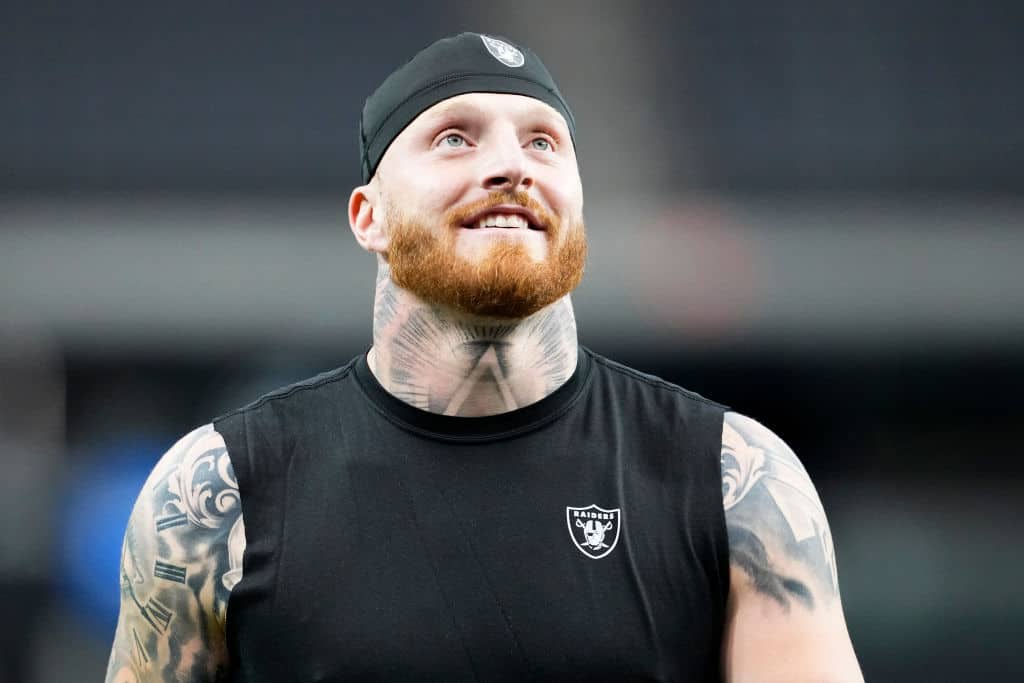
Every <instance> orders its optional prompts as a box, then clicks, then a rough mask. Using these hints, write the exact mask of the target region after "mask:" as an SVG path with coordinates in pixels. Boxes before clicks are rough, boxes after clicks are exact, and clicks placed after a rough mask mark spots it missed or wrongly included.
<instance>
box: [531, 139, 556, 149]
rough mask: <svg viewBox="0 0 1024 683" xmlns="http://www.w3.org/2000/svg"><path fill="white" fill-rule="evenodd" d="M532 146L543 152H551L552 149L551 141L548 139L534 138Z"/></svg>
mask: <svg viewBox="0 0 1024 683" xmlns="http://www.w3.org/2000/svg"><path fill="white" fill-rule="evenodd" d="M530 146H531V147H533V148H534V149H536V150H540V151H541V152H550V151H551V149H552V147H551V141H550V140H548V139H547V138H534V139H532V140H530Z"/></svg>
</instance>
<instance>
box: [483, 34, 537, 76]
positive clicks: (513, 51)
mask: <svg viewBox="0 0 1024 683" xmlns="http://www.w3.org/2000/svg"><path fill="white" fill-rule="evenodd" d="M480 40H482V41H484V47H486V48H487V51H488V52H490V53H491V56H492V57H494V58H495V59H497V60H498V61H499V62H501V63H502V64H504V65H505V66H510V67H512V68H513V69H514V68H516V67H519V66H522V65H523V64H524V63H525V62H526V59H524V58H523V53H522V52H520V51H519V50H518V49H517V48H515V47H513V46H512V45H509V44H508V43H506V42H505V41H504V40H498V39H497V38H491V37H490V36H485V35H483V34H481V35H480Z"/></svg>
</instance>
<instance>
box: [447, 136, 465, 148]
mask: <svg viewBox="0 0 1024 683" xmlns="http://www.w3.org/2000/svg"><path fill="white" fill-rule="evenodd" d="M444 144H446V145H448V146H449V147H462V146H463V145H465V144H466V138H464V137H462V136H461V135H459V134H458V133H449V134H448V135H445V136H444Z"/></svg>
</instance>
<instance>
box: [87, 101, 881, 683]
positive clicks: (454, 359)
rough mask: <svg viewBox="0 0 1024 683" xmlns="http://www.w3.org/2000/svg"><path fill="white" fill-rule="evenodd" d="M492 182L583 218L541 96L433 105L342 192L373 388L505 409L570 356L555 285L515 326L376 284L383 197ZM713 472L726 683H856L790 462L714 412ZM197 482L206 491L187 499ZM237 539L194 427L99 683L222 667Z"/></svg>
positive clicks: (167, 476)
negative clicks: (368, 272)
mask: <svg viewBox="0 0 1024 683" xmlns="http://www.w3.org/2000/svg"><path fill="white" fill-rule="evenodd" d="M537 140H544V141H546V142H541V143H538V142H536V141H537ZM495 190H513V191H524V192H528V193H529V194H530V196H531V197H532V198H533V199H535V200H536V201H538V202H539V203H540V204H541V205H542V206H543V207H544V209H545V210H546V211H548V212H550V213H551V214H552V215H555V216H558V218H559V220H560V221H562V222H563V224H570V223H571V222H572V221H574V220H577V221H578V220H581V219H582V210H583V192H582V187H581V183H580V177H579V171H578V167H577V163H576V155H575V150H574V149H573V147H572V142H571V139H570V137H569V132H568V130H567V128H566V126H565V123H564V121H563V120H562V119H561V117H560V116H559V115H558V114H557V113H556V112H555V111H554V110H553V109H551V108H549V107H547V105H544V104H543V103H540V102H538V101H536V100H533V99H531V98H527V97H522V96H518V95H505V94H490V93H471V94H467V95H460V96H458V97H455V98H451V99H450V100H446V101H445V102H442V103H440V104H438V105H435V107H433V108H431V109H429V110H427V112H425V113H424V114H422V115H421V116H420V117H418V118H417V119H416V120H415V121H413V123H411V124H410V125H409V126H408V127H407V128H406V130H405V131H403V132H402V134H401V135H399V136H398V137H397V138H396V139H395V141H394V142H393V143H392V145H391V147H390V148H389V149H388V151H387V153H386V154H385V155H384V157H383V159H382V161H381V164H380V166H379V167H378V171H377V173H376V175H375V176H374V178H373V180H371V181H370V182H369V183H367V184H366V185H362V186H360V187H357V188H355V189H354V190H353V192H352V194H351V197H350V200H349V212H348V213H349V224H350V227H351V229H352V232H353V234H354V235H355V238H356V241H357V242H358V243H359V245H360V246H362V247H363V248H364V249H366V250H367V251H368V252H370V253H372V254H375V255H377V257H378V276H377V284H376V296H375V301H374V314H373V341H374V343H373V347H372V349H371V350H370V352H369V356H368V361H369V364H370V368H371V370H372V371H373V373H374V375H375V376H376V377H377V379H378V380H379V381H380V383H381V384H382V385H383V386H384V387H385V388H386V389H387V390H388V391H389V392H391V393H392V394H393V395H395V396H396V397H398V398H399V399H402V400H404V401H406V402H407V403H410V404H412V405H414V406H417V407H419V408H422V409H424V410H428V411H431V412H435V413H443V414H448V415H461V416H480V415H493V414H498V413H502V412H507V411H509V410H514V409H516V408H518V407H522V406H525V405H528V404H530V403H533V402H535V401H537V400H540V399H542V398H544V397H545V396H547V395H548V394H550V393H551V392H553V391H554V390H555V389H557V388H558V387H559V386H561V385H562V384H563V383H564V382H565V381H566V380H567V379H568V378H569V377H570V375H571V374H572V372H573V370H574V368H575V366H576V349H577V339H576V325H575V317H574V314H573V309H572V304H571V302H570V299H569V296H568V295H567V296H565V297H563V298H561V299H559V300H557V301H555V302H554V303H552V304H550V305H549V306H547V307H545V308H543V309H542V310H540V311H539V312H537V313H535V314H533V315H531V316H528V317H526V318H523V319H517V320H508V319H489V318H480V317H473V316H469V315H465V314H461V313H457V312H454V311H452V310H450V309H447V308H443V307H440V306H437V305H433V304H431V303H428V302H425V301H423V300H420V299H419V298H417V297H416V296H414V295H413V294H411V293H410V292H408V291H405V290H403V289H402V288H400V287H398V286H397V285H395V283H394V282H393V281H392V278H391V272H390V269H389V266H388V263H387V250H388V223H387V211H386V208H387V206H388V205H389V202H390V203H391V205H397V206H401V207H403V209H404V210H407V211H409V212H410V213H414V214H416V215H417V216H422V217H428V218H429V217H435V218H436V217H440V216H442V215H443V214H444V213H445V212H447V211H450V210H451V209H453V208H455V207H459V206H462V205H466V204H469V203H472V202H476V201H480V200H481V199H485V198H486V197H487V196H488V194H489V193H491V192H493V191H495ZM435 223H436V224H435V225H434V227H433V229H436V230H445V229H448V230H459V233H458V235H457V237H456V240H455V249H456V251H457V253H458V254H459V255H460V256H461V257H462V258H464V259H468V260H473V259H478V258H482V257H483V255H484V254H485V253H486V252H487V250H488V248H489V246H490V245H491V244H492V240H494V239H521V240H523V241H524V243H525V244H526V245H527V250H528V253H529V255H530V257H531V258H534V259H543V258H545V257H546V256H547V253H548V250H549V249H550V245H549V244H547V243H546V241H545V238H544V236H543V234H541V233H537V232H531V231H522V234H518V231H516V233H517V234H511V231H508V230H506V231H501V232H500V234H499V231H476V232H473V231H469V230H463V229H460V228H454V227H451V226H447V227H442V226H441V225H440V222H439V221H435ZM722 474H723V502H724V507H725V518H726V524H727V529H728V536H729V545H730V596H729V603H728V605H727V623H726V629H725V635H724V642H723V668H724V671H725V680H726V681H729V682H732V683H747V682H757V683H771V682H773V681H779V682H783V681H785V682H786V683H800V682H801V681H806V682H808V683H810V682H812V681H813V682H814V683H822V682H824V683H830V682H836V683H839V682H847V681H863V677H862V675H861V673H860V669H859V666H858V664H857V660H856V657H855V655H854V652H853V647H852V645H851V643H850V638H849V635H848V633H847V629H846V624H845V621H844V618H843V613H842V607H841V603H840V598H839V588H838V581H837V577H836V573H835V557H834V554H833V549H832V541H831V535H830V532H829V528H828V522H827V520H826V519H825V514H824V511H823V509H822V507H821V503H820V501H819V499H818V496H817V493H816V491H815V489H814V486H813V484H812V483H811V481H810V478H809V477H808V476H807V473H806V471H805V470H804V468H803V466H802V465H801V464H800V461H799V460H798V459H797V457H796V456H795V454H793V452H792V450H791V449H790V448H789V447H788V446H787V445H786V444H785V443H784V442H783V441H782V440H781V439H780V438H779V437H778V436H776V435H775V434H774V433H772V432H771V431H770V430H768V429H767V428H766V427H764V426H762V425H760V424H759V423H757V422H755V421H754V420H751V419H750V418H748V417H745V416H742V415H739V414H737V413H727V414H726V417H725V422H724V425H723V434H722ZM204 491H209V492H210V493H211V494H213V495H212V496H210V497H209V498H203V497H202V496H201V495H197V494H201V493H202V492H204ZM183 492H195V493H190V494H188V495H186V494H185V493H183ZM197 501H199V502H197ZM213 501H220V502H221V503H222V505H221V506H220V507H217V506H216V505H215V504H214V502H213ZM244 543H245V539H244V526H243V522H242V517H241V512H240V509H239V506H238V504H237V484H236V482H235V481H234V476H233V472H232V471H231V467H230V462H229V461H228V459H227V457H226V453H225V450H224V444H223V441H222V440H221V439H220V437H219V436H218V435H217V434H216V432H214V431H213V428H212V426H210V425H206V426H204V427H201V428H200V429H198V430H196V431H195V432H193V433H192V434H190V435H188V436H186V437H185V438H184V439H182V440H181V441H180V442H179V443H178V444H175V446H174V447H173V448H171V450H170V451H168V453H167V454H166V455H165V456H164V457H163V458H162V459H161V461H160V463H159V464H158V465H157V468H156V469H155V470H154V473H153V475H152V476H151V477H150V479H149V481H148V482H147V483H146V485H145V487H144V489H143V491H142V493H141V494H140V496H139V500H138V502H137V504H136V506H135V510H134V512H133V514H132V518H131V521H130V522H129V526H128V531H127V533H126V537H125V551H124V560H123V562H122V565H123V567H122V608H121V615H120V619H119V622H118V627H117V633H116V636H115V641H114V647H113V650H112V653H111V659H110V666H109V670H108V674H107V679H106V680H107V681H108V683H110V682H117V683H147V682H151V681H168V682H170V681H174V682H175V683H196V682H199V681H218V680H222V679H223V678H224V677H225V674H226V672H227V670H228V667H229V665H230V663H229V662H228V659H227V652H226V648H225V644H224V628H225V618H226V606H227V598H228V595H229V593H230V589H231V587H233V586H234V585H235V583H237V581H238V579H239V578H240V576H241V556H242V551H243V550H244ZM183 576H184V578H182V577H183Z"/></svg>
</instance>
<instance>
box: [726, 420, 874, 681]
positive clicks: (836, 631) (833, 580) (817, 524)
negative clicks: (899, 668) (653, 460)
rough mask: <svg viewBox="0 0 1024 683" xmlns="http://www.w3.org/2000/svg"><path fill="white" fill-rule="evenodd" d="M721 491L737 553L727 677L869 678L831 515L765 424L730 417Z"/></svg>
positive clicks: (732, 579)
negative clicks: (848, 615) (857, 649)
mask: <svg viewBox="0 0 1024 683" xmlns="http://www.w3.org/2000/svg"><path fill="white" fill-rule="evenodd" d="M722 487H723V488H722V491H723V503H724V506H725V520H726V527H727V529H728V533H729V558H730V562H729V565H730V567H729V570H730V590H729V605H728V612H727V616H726V628H725V639H724V642H723V658H724V670H725V678H726V681H728V682H729V683H747V682H754V683H769V682H774V681H779V682H780V683H781V682H785V683H800V682H803V681H806V682H807V683H811V682H812V681H813V682H814V683H831V682H836V683H839V682H843V683H845V682H847V681H851V682H862V681H863V680H864V679H863V676H862V675H861V672H860V667H859V666H858V664H857V658H856V656H855V655H854V652H853V645H852V644H851V642H850V636H849V634H848V633H847V630H846V622H845V620H844V618H843V611H842V605H841V604H840V599H839V583H838V579H837V577H836V561H835V555H834V554H833V551H832V536H831V533H830V531H829V528H828V521H827V520H826V519H825V511H824V509H823V508H822V506H821V501H820V500H819V499H818V494H817V492H816V491H815V489H814V485H813V484H812V483H811V480H810V478H809V477H808V476H807V472H806V471H805V470H804V468H803V465H801V464H800V461H799V460H798V459H797V457H796V455H795V454H794V453H793V451H792V450H791V449H790V448H789V446H787V445H786V444H785V442H783V441H782V439H780V438H779V437H778V436H776V435H775V434H774V433H773V432H772V431H771V430H769V429H767V428H766V427H764V426H763V425H761V424H759V423H758V422H755V421H754V420H752V419H750V418H748V417H744V416H743V415H739V414H737V413H726V415H725V423H724V425H723V431H722Z"/></svg>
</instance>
